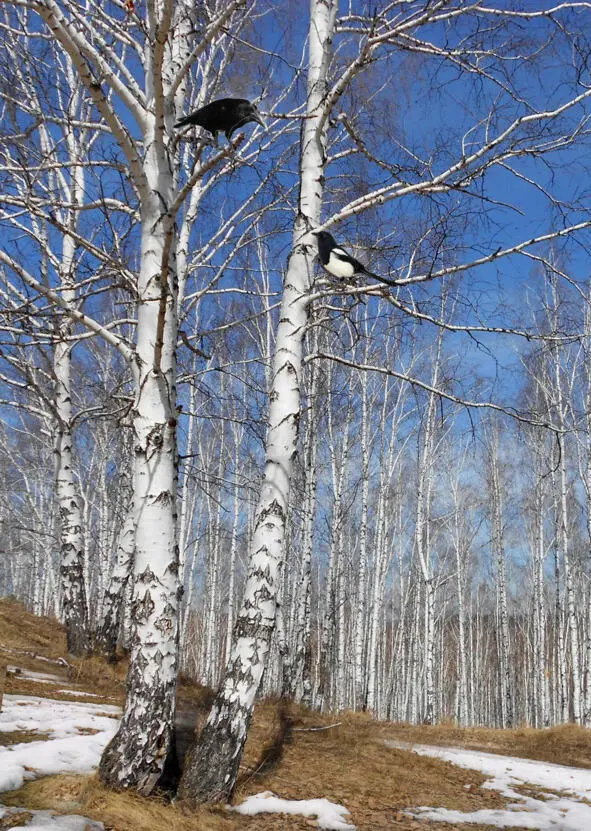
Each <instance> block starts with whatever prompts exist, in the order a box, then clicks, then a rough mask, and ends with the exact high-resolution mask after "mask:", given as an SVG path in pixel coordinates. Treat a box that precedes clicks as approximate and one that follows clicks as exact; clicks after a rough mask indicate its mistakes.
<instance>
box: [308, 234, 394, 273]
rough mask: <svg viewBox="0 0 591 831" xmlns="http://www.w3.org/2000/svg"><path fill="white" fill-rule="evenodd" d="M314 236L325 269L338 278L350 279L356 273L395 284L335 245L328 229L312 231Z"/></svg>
mask: <svg viewBox="0 0 591 831" xmlns="http://www.w3.org/2000/svg"><path fill="white" fill-rule="evenodd" d="M312 233H313V234H314V236H315V237H318V256H319V258H320V262H321V263H322V266H323V268H324V269H325V271H328V273H329V274H331V275H332V276H333V277H337V278H338V279H339V280H351V278H352V277H354V276H355V275H356V274H364V275H365V276H366V277H373V278H374V280H379V282H380V283H385V285H387V286H395V285H396V283H395V282H394V281H393V280H387V279H386V278H385V277H380V276H379V275H377V274H374V273H373V271H368V270H367V268H366V267H365V266H364V265H363V263H360V262H359V260H356V259H355V257H352V256H351V255H350V254H347V252H346V251H345V249H344V248H341V246H340V245H337V243H336V241H335V239H334V237H333V236H332V234H329V233H328V231H313V232H312Z"/></svg>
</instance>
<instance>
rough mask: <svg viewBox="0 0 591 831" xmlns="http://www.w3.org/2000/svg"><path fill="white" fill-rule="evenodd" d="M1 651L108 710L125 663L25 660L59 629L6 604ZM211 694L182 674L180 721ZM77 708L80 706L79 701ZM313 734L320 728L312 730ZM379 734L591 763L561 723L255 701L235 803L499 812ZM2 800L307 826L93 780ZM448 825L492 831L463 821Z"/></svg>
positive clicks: (373, 825)
mask: <svg viewBox="0 0 591 831" xmlns="http://www.w3.org/2000/svg"><path fill="white" fill-rule="evenodd" d="M2 650H4V651H5V655H6V657H7V660H8V663H10V664H17V665H19V666H21V667H23V668H28V669H33V670H36V671H41V672H48V673H55V674H56V675H58V676H60V677H61V676H62V675H63V678H64V680H63V683H62V685H61V688H62V689H63V688H64V687H66V685H68V686H70V687H71V686H76V685H79V686H80V687H81V689H82V690H83V691H84V692H90V693H93V694H98V696H99V697H103V698H105V699H106V700H107V701H108V702H109V703H112V702H113V700H114V699H115V700H116V701H119V702H122V701H123V698H124V694H125V675H126V672H127V661H126V660H125V659H123V660H120V661H119V662H118V663H117V664H115V665H110V664H108V663H107V662H106V661H104V660H102V659H100V658H98V657H90V658H84V659H75V660H72V659H68V661H69V668H66V667H61V666H55V665H51V664H47V663H46V662H43V661H41V660H39V659H38V658H35V657H34V656H35V655H36V654H37V655H41V656H44V657H47V658H50V659H54V660H55V659H57V658H59V657H62V656H65V655H66V642H65V635H64V632H63V627H62V626H61V625H60V624H59V623H58V622H57V621H55V620H52V619H50V618H36V617H34V616H33V615H31V614H29V613H28V612H26V611H25V609H24V607H23V606H22V604H20V603H18V602H16V601H13V600H10V599H8V600H6V599H5V600H0V658H2V654H1V653H2ZM15 653H18V658H16V657H15ZM58 688H60V687H59V686H58V685H57V684H56V685H52V684H40V683H35V682H34V681H28V680H26V679H23V678H22V677H19V676H9V677H8V678H7V688H6V692H14V693H18V694H30V695H37V696H46V697H57V698H64V699H71V700H76V692H75V690H73V691H72V693H70V694H63V693H58V692H57V690H58ZM212 696H213V693H212V691H211V690H208V689H207V688H205V687H202V686H201V685H199V684H196V683H194V682H192V681H190V680H189V679H186V678H181V679H180V684H179V688H178V700H177V708H178V710H179V711H185V714H186V715H187V716H189V717H190V718H191V719H193V718H194V716H195V715H196V717H197V722H198V723H200V722H202V721H203V717H204V716H205V714H206V713H207V712H208V710H209V707H210V705H211V701H212ZM78 700H82V701H85V702H88V701H89V699H88V698H86V697H84V698H80V697H79V699H78ZM336 722H340V724H338V725H335V723H336ZM315 727H323V728H324V727H326V728H328V729H323V730H314V729H312V728H315ZM37 738H38V737H37ZM386 738H390V739H392V738H394V739H399V740H402V741H407V742H420V743H427V744H456V745H461V746H466V747H474V748H479V749H483V750H488V751H492V752H499V753H507V754H510V755H515V756H524V757H526V758H533V759H542V760H547V761H554V762H561V763H563V764H575V765H578V766H581V767H591V750H590V748H589V734H588V732H587V731H584V730H583V729H582V728H577V727H574V726H572V725H567V726H564V727H559V728H553V729H552V730H546V731H539V730H529V729H524V730H512V731H500V730H485V729H474V730H461V729H459V728H456V727H453V726H451V725H442V726H439V727H429V728H427V727H410V726H408V725H392V724H386V723H383V722H376V721H374V720H373V719H371V718H370V717H369V716H367V715H363V714H344V715H339V716H334V717H328V716H321V715H319V714H317V713H313V712H311V711H308V710H305V709H304V708H302V707H298V706H297V705H293V704H291V703H288V702H285V701H274V702H263V703H261V704H260V705H258V706H257V708H256V710H255V716H254V719H253V724H252V726H251V729H250V731H249V736H248V741H247V744H246V748H245V754H244V758H243V764H242V767H241V774H240V778H239V781H238V786H237V790H236V795H235V800H234V801H235V802H241V801H242V800H243V799H244V798H245V797H246V796H248V795H250V794H254V793H259V792H260V791H263V790H270V791H273V792H274V793H276V794H277V795H278V796H281V797H284V798H286V799H310V798H314V797H326V798H327V799H330V800H332V801H333V802H338V803H341V804H343V805H345V806H346V807H347V808H348V809H349V811H350V812H351V822H353V823H355V825H356V826H357V828H358V829H359V830H360V831H382V829H384V830H385V829H392V828H396V829H404V831H406V830H407V829H429V831H439V830H440V829H441V831H444V830H445V831H454V829H455V828H456V826H452V825H449V824H447V823H433V822H428V821H426V820H415V819H413V818H410V817H408V816H406V815H405V814H404V813H403V812H404V811H405V810H409V809H413V808H416V807H418V806H421V805H428V806H441V807H446V808H452V809H457V810H460V811H473V810H478V809H480V808H494V807H501V806H503V805H504V804H505V800H504V799H503V798H502V797H501V796H500V795H499V794H497V793H495V792H493V791H490V790H488V789H483V788H482V787H481V785H482V783H483V782H484V779H485V777H484V776H482V775H481V774H480V773H477V772H474V771H469V770H463V769H461V768H457V767H454V766H453V765H451V764H450V763H448V762H444V761H441V760H439V759H432V758H429V757H424V756H418V755H416V754H413V753H412V752H410V751H405V750H396V749H391V748H388V747H386V746H385V745H384V739H386ZM1 742H2V735H1V734H0V743H1ZM1 801H2V802H4V803H6V804H11V805H17V806H19V807H24V808H27V809H48V808H49V809H52V810H55V811H57V812H60V813H80V814H84V815H87V816H90V817H92V818H95V819H97V820H100V821H102V822H104V824H105V827H106V828H107V829H113V831H144V830H145V831H171V829H173V831H225V830H226V829H228V831H238V829H240V831H283V829H285V831H296V829H302V831H305V829H308V830H309V829H310V828H311V827H316V824H315V821H314V820H311V819H305V818H302V817H296V816H293V817H292V816H290V817H282V816H279V815H277V814H270V815H258V816H255V817H243V816H240V815H238V814H235V813H231V812H228V811H226V810H225V809H224V808H223V807H219V808H215V809H206V808H203V809H201V810H200V811H198V812H197V813H186V812H185V811H184V810H183V809H182V808H180V807H175V806H172V805H170V804H168V803H167V802H166V801H164V800H159V799H144V798H142V797H138V796H137V795H136V794H134V793H129V792H113V791H110V790H107V789H106V788H104V787H103V786H102V785H101V784H100V782H99V780H98V778H97V777H96V776H93V777H88V776H52V777H45V778H42V779H39V780H36V781H32V782H29V783H27V784H26V785H25V786H24V787H23V788H22V789H21V790H20V791H16V792H13V793H12V794H2V798H1ZM457 828H461V829H462V831H489V830H490V829H492V827H491V826H482V825H473V824H468V825H465V824H462V825H461V826H457ZM516 831H519V830H518V829H516Z"/></svg>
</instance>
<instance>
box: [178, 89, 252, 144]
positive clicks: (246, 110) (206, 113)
mask: <svg viewBox="0 0 591 831" xmlns="http://www.w3.org/2000/svg"><path fill="white" fill-rule="evenodd" d="M249 121H257V122H258V123H259V124H260V125H261V126H262V127H264V126H265V122H264V121H263V119H262V118H261V114H260V113H259V111H258V110H257V107H256V104H252V103H251V102H250V101H247V99H246V98H220V99H218V100H217V101H212V102H211V103H210V104H206V105H205V106H204V107H201V108H200V109H198V110H195V112H193V113H191V114H190V115H187V116H185V118H181V120H180V121H177V122H176V124H175V125H174V126H175V127H184V126H185V125H186V124H197V125H198V126H199V127H203V129H204V130H208V131H209V132H210V133H211V134H212V136H213V137H214V139H215V140H217V134H218V132H219V131H220V130H223V131H224V133H225V135H226V138H227V139H228V141H230V139H231V137H232V133H233V132H234V131H235V130H237V129H238V128H239V127H242V126H244V124H248V122H249Z"/></svg>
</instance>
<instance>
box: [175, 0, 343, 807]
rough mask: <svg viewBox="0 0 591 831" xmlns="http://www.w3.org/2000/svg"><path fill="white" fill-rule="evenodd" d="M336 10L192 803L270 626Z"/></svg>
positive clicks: (192, 759)
mask: <svg viewBox="0 0 591 831" xmlns="http://www.w3.org/2000/svg"><path fill="white" fill-rule="evenodd" d="M336 12H337V6H336V3H333V2H328V3H327V2H326V0H312V2H311V10H310V30H309V72H308V82H307V91H308V99H307V106H306V114H307V116H308V118H306V119H305V121H304V122H303V127H302V146H301V156H300V173H301V188H300V198H299V210H298V217H297V220H296V223H295V227H294V235H293V249H292V252H291V254H290V257H289V261H288V267H287V273H286V275H285V279H284V287H283V296H282V301H281V309H280V313H279V324H278V328H277V336H276V341H275V353H274V357H273V371H272V380H271V389H270V396H269V398H270V401H269V414H268V427H267V439H266V445H265V447H266V460H265V471H264V479H263V482H262V486H261V493H260V497H259V503H258V507H257V511H256V516H255V528H254V534H253V537H252V541H251V546H250V558H249V570H248V577H247V581H246V586H245V590H244V597H243V602H242V607H241V609H240V612H239V614H238V618H237V621H236V625H235V628H234V638H233V646H232V652H231V655H230V661H229V662H228V665H227V668H226V674H225V678H224V681H223V685H222V689H221V690H220V692H219V693H218V696H217V697H216V700H215V702H214V705H213V708H212V710H211V712H210V714H209V718H208V719H207V722H206V724H205V726H204V728H203V731H202V733H201V736H200V740H199V745H198V746H197V747H196V748H194V749H193V750H192V751H191V752H190V753H189V756H188V758H187V762H186V767H185V770H184V772H183V777H182V779H181V783H180V788H179V795H180V797H181V798H182V799H187V800H192V801H197V802H201V801H205V800H220V799H227V798H228V796H229V795H230V794H231V793H232V791H233V789H234V785H235V782H236V776H237V774H238V767H239V764H240V760H241V758H242V750H243V747H244V742H245V740H246V733H247V730H248V726H249V723H250V719H251V716H252V710H253V707H254V700H255V696H256V693H257V690H258V687H259V684H260V681H261V677H262V673H263V670H264V668H265V664H266V659H267V655H268V652H269V648H270V642H271V635H272V633H273V629H274V626H275V617H276V603H277V593H278V590H279V582H278V581H279V577H280V566H281V562H282V558H283V540H284V534H285V521H286V514H287V506H288V500H289V489H290V482H291V475H292V469H293V459H294V455H295V453H296V452H297V445H298V427H299V420H300V408H301V389H300V383H301V376H302V357H303V356H302V342H303V337H304V333H305V328H306V323H307V320H308V304H307V300H306V293H307V291H308V290H309V287H310V285H311V282H312V275H313V259H314V253H315V245H314V238H313V237H312V235H311V234H310V231H311V230H312V229H313V228H314V226H316V225H317V223H318V222H319V219H320V209H321V205H322V175H323V169H324V163H325V146H326V131H325V128H324V126H323V123H322V120H321V119H322V103H323V101H324V99H325V96H326V89H327V72H328V61H329V58H330V46H331V39H332V34H333V29H334V21H335V16H336Z"/></svg>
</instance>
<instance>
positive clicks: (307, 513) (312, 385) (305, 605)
mask: <svg viewBox="0 0 591 831" xmlns="http://www.w3.org/2000/svg"><path fill="white" fill-rule="evenodd" d="M309 368H310V380H309V388H308V409H307V418H306V436H305V441H304V453H303V456H304V475H305V482H304V509H303V517H302V561H301V564H300V575H299V583H298V586H297V592H296V611H295V623H294V635H293V654H292V658H291V661H290V662H289V664H288V665H287V674H286V678H285V683H284V693H285V694H286V695H288V696H291V697H294V698H295V699H296V701H297V700H300V701H302V703H304V704H306V705H308V706H309V705H310V704H311V699H312V678H311V674H312V644H311V643H310V635H311V621H310V615H311V606H310V604H311V598H310V595H311V578H312V547H313V542H314V517H315V512H316V477H317V473H316V455H317V446H318V443H317V435H316V433H317V424H316V406H317V405H316V393H317V389H318V370H317V367H316V364H314V363H312V364H311V365H310V367H309Z"/></svg>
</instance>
